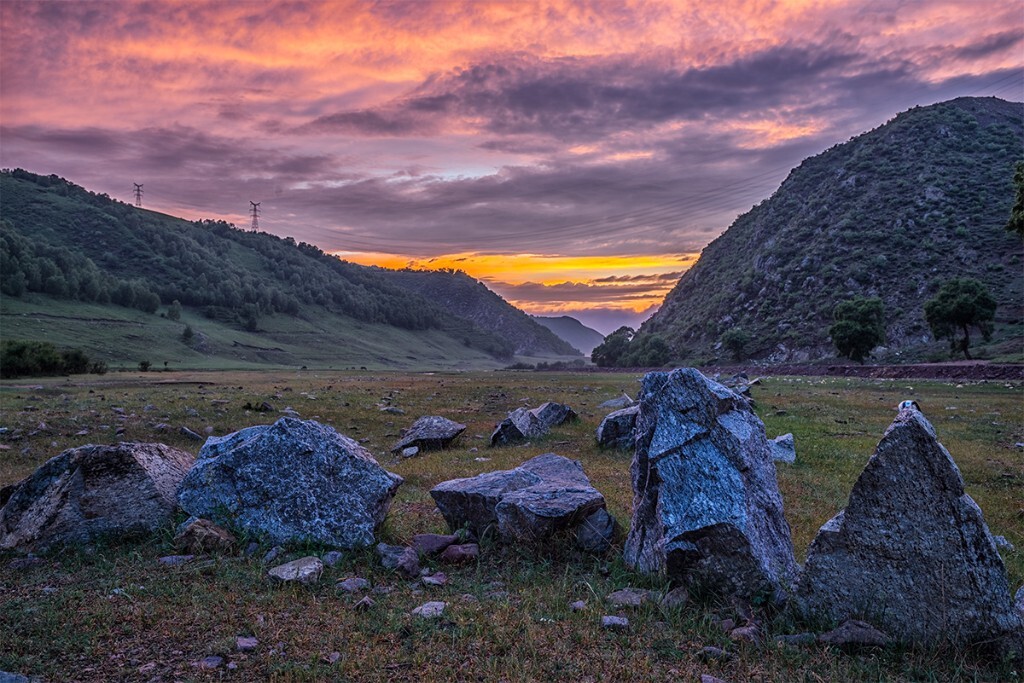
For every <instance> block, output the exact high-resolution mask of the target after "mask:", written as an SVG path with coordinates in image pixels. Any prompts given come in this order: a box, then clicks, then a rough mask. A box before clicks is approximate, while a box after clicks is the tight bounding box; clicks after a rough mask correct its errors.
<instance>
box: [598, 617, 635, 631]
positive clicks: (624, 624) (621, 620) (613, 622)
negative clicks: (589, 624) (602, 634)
mask: <svg viewBox="0 0 1024 683" xmlns="http://www.w3.org/2000/svg"><path fill="white" fill-rule="evenodd" d="M601 628H603V629H605V630H607V631H628V630H629V619H627V618H626V617H617V616H611V615H605V616H603V617H601Z"/></svg>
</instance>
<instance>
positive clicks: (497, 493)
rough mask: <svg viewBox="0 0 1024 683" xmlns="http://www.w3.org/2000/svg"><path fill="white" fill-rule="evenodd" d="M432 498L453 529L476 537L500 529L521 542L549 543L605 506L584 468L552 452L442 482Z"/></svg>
mask: <svg viewBox="0 0 1024 683" xmlns="http://www.w3.org/2000/svg"><path fill="white" fill-rule="evenodd" d="M430 495H431V496H432V497H433V498H434V502H435V503H437V507H438V509H439V510H440V511H441V515H442V516H443V517H444V518H445V521H446V522H448V527H449V528H450V529H452V530H456V529H461V528H463V527H466V528H468V529H469V530H470V531H472V532H473V533H474V534H475V535H476V536H478V537H479V536H482V535H483V534H484V533H485V532H488V531H490V530H496V531H497V532H498V535H499V536H500V537H501V538H503V539H504V540H507V541H519V542H523V541H525V542H540V541H546V540H548V539H550V538H551V536H552V535H554V534H555V533H557V532H559V531H563V530H572V529H575V527H577V526H578V525H579V524H580V522H582V521H583V520H584V519H586V518H587V517H588V516H589V515H590V514H592V513H593V512H595V511H596V510H598V509H600V508H603V507H605V501H604V496H602V495H601V493H600V492H599V491H598V490H597V489H595V488H594V487H593V486H591V485H590V480H589V479H587V476H586V474H585V473H584V472H583V466H582V465H580V463H579V462H577V461H575V460H569V459H568V458H564V457H562V456H560V455H555V454H554V453H546V454H544V455H539V456H537V457H535V458H532V459H530V460H528V461H526V462H525V463H523V464H522V465H520V466H519V467H517V468H515V469H512V470H502V471H497V472H486V473H484V474H481V475H478V476H476V477H470V478H468V479H453V480H451V481H445V482H442V483H440V484H438V485H437V486H435V487H434V488H433V489H432V490H431V492H430Z"/></svg>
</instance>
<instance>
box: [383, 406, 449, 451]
mask: <svg viewBox="0 0 1024 683" xmlns="http://www.w3.org/2000/svg"><path fill="white" fill-rule="evenodd" d="M464 431H466V425H464V424H459V423H458V422H453V421H452V420H449V419H448V418H445V417H439V416H437V415H428V416H425V417H421V418H420V419H418V420H416V421H415V422H413V423H412V427H409V430H408V431H407V432H405V434H404V435H403V436H402V438H401V439H400V440H399V441H398V443H396V444H395V445H394V446H392V447H391V452H392V453H399V452H402V451H404V450H405V449H406V448H418V449H419V450H420V451H436V450H440V449H442V448H447V447H448V446H449V445H451V443H452V441H454V440H455V439H456V438H458V436H459V435H460V434H462V432H464Z"/></svg>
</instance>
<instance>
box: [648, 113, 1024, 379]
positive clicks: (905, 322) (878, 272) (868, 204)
mask: <svg viewBox="0 0 1024 683" xmlns="http://www.w3.org/2000/svg"><path fill="white" fill-rule="evenodd" d="M1022 150H1024V105H1022V104H1020V103H1011V102H1005V101H1003V100H999V99H996V98H991V97H989V98H959V99H956V100H952V101H949V102H944V103H941V104H935V105H932V106H928V107H916V108H914V109H911V110H910V111H907V112H904V113H902V114H900V115H898V116H897V117H895V118H894V119H892V120H891V121H889V122H888V123H886V124H885V125H883V126H881V127H879V128H876V129H875V130H872V131H870V132H868V133H865V134H863V135H860V136H857V137H855V138H852V139H851V140H850V141H849V142H846V143H844V144H841V145H836V146H834V147H832V148H830V149H829V150H827V151H825V152H823V153H822V154H819V155H817V156H815V157H811V158H809V159H806V160H805V161H804V162H803V163H801V164H800V166H799V167H797V168H796V169H794V170H793V171H792V172H791V173H790V174H789V177H788V178H786V180H785V181H784V182H783V183H782V185H781V186H780V187H779V189H778V190H776V192H775V193H774V194H773V195H772V196H771V197H770V198H769V199H767V200H765V201H763V202H761V203H760V204H758V205H757V206H755V207H754V208H753V209H751V210H750V211H749V212H747V213H746V214H744V215H742V216H740V217H739V218H737V219H736V221H735V222H734V223H733V224H732V225H731V226H730V227H729V229H728V230H726V231H725V232H724V233H723V234H722V235H721V236H719V237H718V238H717V239H716V240H714V241H713V242H711V244H709V245H708V246H707V247H706V248H705V249H704V251H703V253H702V254H701V257H700V259H699V260H698V261H697V263H696V264H695V265H694V266H693V268H691V269H690V270H689V271H687V272H686V273H685V274H684V275H683V276H682V278H681V279H680V280H679V283H678V284H677V285H676V287H675V288H674V289H673V290H672V291H671V292H670V293H669V295H668V296H667V297H666V299H665V302H664V304H663V305H662V307H661V309H660V310H659V311H658V312H657V313H656V314H655V315H654V316H653V317H652V318H651V319H650V320H649V321H648V322H646V323H645V324H644V325H643V326H642V327H641V329H640V331H639V336H640V337H643V336H644V335H655V334H656V335H660V336H661V337H662V338H663V339H664V340H665V341H667V342H668V344H669V346H670V348H671V350H672V353H673V356H674V357H675V358H676V359H677V360H679V359H686V360H690V361H693V362H707V363H709V362H716V361H726V360H728V354H727V353H726V352H725V351H724V349H722V346H721V339H722V336H723V335H724V334H725V333H727V332H728V331H729V330H733V329H741V330H743V331H744V332H746V333H747V334H748V335H749V337H750V340H751V341H750V344H749V346H748V349H747V353H748V355H749V357H751V358H755V359H766V360H770V361H784V360H787V361H803V360H813V359H818V358H826V357H834V356H835V351H834V349H833V347H832V344H831V342H830V339H829V337H828V327H829V325H830V324H831V322H832V311H833V309H834V307H835V305H836V303H837V302H839V301H842V300H845V299H849V298H851V297H853V296H856V295H863V296H877V297H881V298H882V300H883V302H884V305H885V317H886V334H887V342H886V346H887V347H888V351H887V353H888V356H887V358H889V359H890V360H897V359H899V358H907V357H908V356H909V357H913V356H914V354H919V353H920V352H921V351H922V350H923V349H928V348H930V349H932V353H939V352H940V350H941V347H940V346H937V345H934V344H933V343H932V342H933V340H932V338H931V335H930V332H929V328H928V325H927V324H926V322H925V320H924V313H923V308H924V303H925V301H927V300H928V299H929V298H931V297H932V296H934V294H935V293H936V291H937V290H938V288H939V286H940V284H941V283H942V282H943V281H944V280H947V279H949V278H953V277H965V276H968V277H973V278H977V279H979V280H981V281H982V282H984V283H985V284H986V286H987V287H988V288H989V290H990V291H991V292H992V294H993V295H994V296H995V297H996V299H997V300H998V302H999V308H998V310H997V313H996V324H997V338H998V339H1001V340H1002V342H1003V344H1002V346H1001V347H997V351H996V353H997V354H998V353H999V350H998V349H999V348H1001V349H1003V350H1005V351H1007V352H1013V351H1015V352H1016V353H1018V354H1019V352H1020V349H1021V348H1024V344H1022V339H1021V334H1022V330H1024V325H1022V324H1021V323H1022V320H1024V250H1022V244H1021V240H1020V238H1019V237H1017V236H1016V235H1013V234H1010V233H1007V232H1006V231H1004V229H1003V227H1004V226H1005V224H1006V222H1007V219H1008V217H1009V214H1010V207H1011V205H1012V203H1013V185H1012V178H1013V173H1014V165H1015V163H1016V162H1017V161H1019V160H1021V158H1022V156H1024V154H1022ZM897 354H899V355H897Z"/></svg>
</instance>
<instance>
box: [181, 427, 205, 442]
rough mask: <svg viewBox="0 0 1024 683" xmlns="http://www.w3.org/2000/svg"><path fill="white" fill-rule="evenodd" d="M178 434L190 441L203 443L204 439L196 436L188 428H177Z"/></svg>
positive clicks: (198, 435)
mask: <svg viewBox="0 0 1024 683" xmlns="http://www.w3.org/2000/svg"><path fill="white" fill-rule="evenodd" d="M178 433H179V434H181V435H182V436H184V437H186V438H189V439H192V440H193V441H204V438H203V437H202V435H200V434H196V433H195V432H193V431H192V430H191V429H189V428H188V427H179V428H178Z"/></svg>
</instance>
